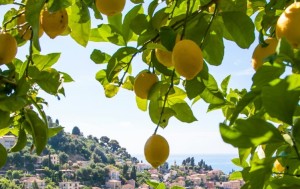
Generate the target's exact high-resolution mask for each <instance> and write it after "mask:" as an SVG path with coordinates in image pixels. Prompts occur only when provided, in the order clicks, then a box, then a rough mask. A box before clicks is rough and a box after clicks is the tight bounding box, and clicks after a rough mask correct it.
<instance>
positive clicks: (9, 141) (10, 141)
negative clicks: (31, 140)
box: [0, 135, 17, 149]
mask: <svg viewBox="0 0 300 189" xmlns="http://www.w3.org/2000/svg"><path fill="white" fill-rule="evenodd" d="M16 140H17V137H15V136H14V135H5V136H2V137H0V143H1V144H2V145H3V146H4V147H5V148H6V149H9V148H11V147H13V146H14V145H15V143H16Z"/></svg>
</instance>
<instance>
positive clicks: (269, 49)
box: [251, 38, 278, 70]
mask: <svg viewBox="0 0 300 189" xmlns="http://www.w3.org/2000/svg"><path fill="white" fill-rule="evenodd" d="M265 42H266V43H267V44H268V46H266V47H263V46H262V45H261V44H258V45H257V46H256V47H255V49H254V51H253V54H252V60H251V63H252V67H253V68H254V70H257V69H258V68H259V67H261V66H262V65H263V63H264V59H265V58H267V57H268V56H270V55H272V54H274V53H275V52H276V47H277V44H278V41H277V39H276V38H267V39H266V40H265Z"/></svg>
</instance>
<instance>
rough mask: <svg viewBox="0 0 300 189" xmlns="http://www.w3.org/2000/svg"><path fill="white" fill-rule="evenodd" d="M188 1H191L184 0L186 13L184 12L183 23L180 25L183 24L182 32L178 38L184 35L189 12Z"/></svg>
mask: <svg viewBox="0 0 300 189" xmlns="http://www.w3.org/2000/svg"><path fill="white" fill-rule="evenodd" d="M190 3H191V1H190V0H188V1H187V2H186V14H185V19H184V23H183V25H182V26H183V30H182V34H181V37H180V40H182V39H183V37H184V35H185V30H186V24H187V21H188V16H189V12H190Z"/></svg>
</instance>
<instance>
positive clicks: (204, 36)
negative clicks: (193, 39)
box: [200, 3, 218, 49]
mask: <svg viewBox="0 0 300 189" xmlns="http://www.w3.org/2000/svg"><path fill="white" fill-rule="evenodd" d="M217 10H218V4H217V3H216V4H215V10H214V13H213V15H212V16H211V18H210V21H209V23H208V26H207V28H206V30H205V33H204V35H203V38H202V41H201V45H200V48H201V49H202V46H203V44H204V41H205V39H206V36H207V35H208V32H209V29H210V27H211V25H212V23H213V20H214V18H215V16H216V14H217Z"/></svg>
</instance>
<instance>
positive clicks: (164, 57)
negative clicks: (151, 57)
mask: <svg viewBox="0 0 300 189" xmlns="http://www.w3.org/2000/svg"><path fill="white" fill-rule="evenodd" d="M155 55H156V58H157V60H158V62H159V63H161V64H162V65H164V66H166V67H172V66H173V63H172V52H171V51H168V50H162V49H155Z"/></svg>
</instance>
